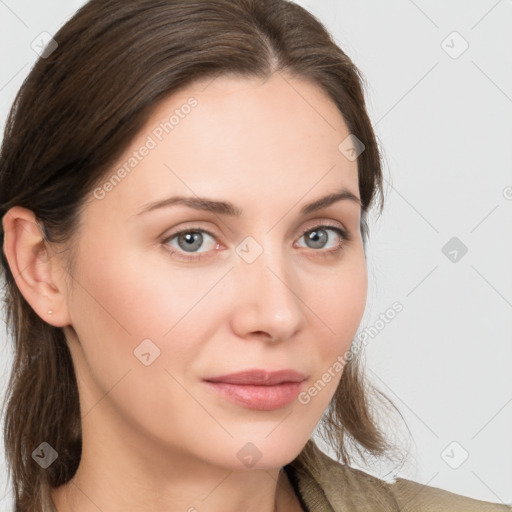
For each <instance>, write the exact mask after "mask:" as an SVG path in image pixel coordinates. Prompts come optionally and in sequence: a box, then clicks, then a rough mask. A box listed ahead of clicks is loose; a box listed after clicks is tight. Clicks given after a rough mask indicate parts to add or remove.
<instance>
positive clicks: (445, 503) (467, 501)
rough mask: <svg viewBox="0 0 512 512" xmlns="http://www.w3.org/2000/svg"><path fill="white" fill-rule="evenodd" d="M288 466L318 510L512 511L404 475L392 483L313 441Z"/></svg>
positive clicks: (309, 502) (298, 488) (303, 495)
mask: <svg viewBox="0 0 512 512" xmlns="http://www.w3.org/2000/svg"><path fill="white" fill-rule="evenodd" d="M313 462H314V463H313ZM286 469H287V472H288V475H289V477H290V479H291V480H292V483H293V485H294V487H295V489H296V491H297V492H298V493H299V494H300V495H301V498H302V499H303V501H304V503H305V505H306V506H307V507H308V508H309V509H310V510H315V511H323V510H326V511H327V510H335V511H337V510H350V511H351V512H363V511H364V512H367V511H368V512H369V511H372V512H459V511H460V512H472V511H474V512H512V507H510V506H508V505H503V504H501V505H500V504H497V503H489V502H486V501H480V500H475V499H472V498H469V497H466V496H461V495H459V494H455V493H452V492H449V491H445V490H443V489H438V488H436V487H430V486H427V485H423V484H420V483H418V482H414V481H412V480H407V479H404V478H397V479H396V480H395V482H394V483H388V482H386V481H384V480H381V479H379V478H377V477H375V476H372V475H370V474H368V473H365V472H364V471H361V470H359V469H356V468H352V467H350V466H347V465H344V464H341V463H339V462H337V461H335V460H333V459H331V458H330V457H329V456H328V455H327V454H325V453H323V452H322V451H321V450H320V449H319V448H318V447H316V445H315V444H314V443H312V442H308V444H307V445H306V447H305V449H304V450H303V452H301V454H300V455H299V456H298V457H297V458H296V459H295V460H294V461H292V463H290V464H289V465H288V466H286Z"/></svg>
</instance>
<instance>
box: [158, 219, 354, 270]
mask: <svg viewBox="0 0 512 512" xmlns="http://www.w3.org/2000/svg"><path fill="white" fill-rule="evenodd" d="M321 228H328V229H330V230H333V231H335V232H336V233H337V234H338V235H339V236H340V237H341V239H342V242H340V243H339V244H338V245H337V246H336V247H335V248H334V249H329V250H325V251H322V250H321V249H318V250H315V249H313V251H314V252H317V253H318V256H319V257H321V258H330V257H335V256H337V255H338V254H339V253H340V252H341V251H342V250H343V248H344V246H345V243H346V242H350V241H351V240H352V236H351V235H350V234H349V233H348V232H347V231H346V230H344V229H342V228H340V227H339V226H337V225H332V224H319V225H317V226H314V227H311V228H308V229H306V230H305V231H303V232H302V234H301V236H300V237H301V238H302V237H303V236H304V235H305V234H306V233H310V232H311V231H315V230H318V229H321ZM197 232H203V233H206V234H208V235H210V236H211V237H212V238H214V239H217V236H216V235H215V234H214V233H212V232H211V231H209V230H208V229H204V228H202V227H199V226H196V227H190V228H187V229H183V230H181V231H176V233H173V234H171V235H169V236H167V237H165V238H164V239H163V240H162V241H161V243H162V244H164V245H165V244H166V242H169V241H170V240H172V239H173V238H176V237H177V236H179V235H183V234H186V233H197ZM167 247H168V246H167ZM166 250H167V251H168V252H169V253H170V255H171V256H174V255H177V257H178V258H179V259H183V260H186V261H202V260H204V259H205V258H209V257H210V256H211V255H210V254H209V253H210V252H211V251H208V252H204V253H191V254H195V256H186V255H185V253H183V252H181V251H177V250H171V249H166Z"/></svg>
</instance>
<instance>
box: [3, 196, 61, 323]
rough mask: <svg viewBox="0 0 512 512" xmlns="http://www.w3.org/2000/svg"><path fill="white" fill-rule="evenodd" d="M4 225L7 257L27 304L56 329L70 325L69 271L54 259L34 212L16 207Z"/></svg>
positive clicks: (10, 212)
mask: <svg viewBox="0 0 512 512" xmlns="http://www.w3.org/2000/svg"><path fill="white" fill-rule="evenodd" d="M2 225H3V229H4V248H3V250H4V253H5V257H6V259H7V262H8V264H9V268H10V269H11V272H12V275H13V276H14V279H15V281H16V284H17V286H18V288H19V290H20V292H21V293H22V295H23V296H24V297H25V299H26V301H27V302H28V303H29V304H30V305H31V306H32V309H33V310H34V311H35V312H36V313H37V314H38V315H39V316H40V317H41V318H42V319H43V320H44V321H45V322H47V323H49V324H51V325H53V326H55V327H64V326H66V325H70V324H71V318H70V315H69V311H68V307H67V301H66V287H65V281H64V274H65V269H64V268H63V266H62V263H61V262H60V261H59V260H58V258H57V257H55V256H53V257H52V256H51V253H50V244H49V243H48V242H45V241H44V238H43V233H42V232H41V229H40V227H39V225H38V223H37V219H36V217H35V215H34V213H33V212H32V211H31V210H28V209H26V208H23V207H21V206H14V207H12V208H11V209H10V210H9V211H8V212H7V213H6V214H5V215H4V217H3V219H2ZM49 311H51V312H52V313H51V314H49V313H48V312H49Z"/></svg>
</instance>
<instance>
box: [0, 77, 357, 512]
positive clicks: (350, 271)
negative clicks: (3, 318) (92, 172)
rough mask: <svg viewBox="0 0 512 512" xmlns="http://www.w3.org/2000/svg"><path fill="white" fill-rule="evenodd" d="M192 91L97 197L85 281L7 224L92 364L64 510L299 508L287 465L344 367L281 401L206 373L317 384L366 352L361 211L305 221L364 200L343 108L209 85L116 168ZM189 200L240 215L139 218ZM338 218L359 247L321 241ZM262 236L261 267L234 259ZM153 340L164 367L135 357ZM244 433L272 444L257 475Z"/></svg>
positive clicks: (285, 80) (83, 230) (195, 88)
mask: <svg viewBox="0 0 512 512" xmlns="http://www.w3.org/2000/svg"><path fill="white" fill-rule="evenodd" d="M191 97H193V98H195V99H196V100H197V105H196V106H195V107H194V108H193V109H191V111H190V113H189V114H187V115H185V116H183V117H180V120H179V123H178V124H177V125H176V126H174V128H173V129H172V131H171V132H169V133H168V134H165V133H164V136H163V137H162V140H161V141H158V144H157V145H156V147H154V148H153V149H151V151H149V154H147V156H145V157H144V158H143V159H142V160H141V161H140V162H139V163H138V164H137V165H136V167H134V168H133V169H132V170H131V172H130V173H129V174H127V175H126V176H125V177H124V178H123V179H122V180H121V181H120V182H119V183H117V184H116V186H114V187H112V188H111V190H109V191H108V193H106V194H105V195H104V197H103V198H102V199H97V198H96V197H94V196H93V195H92V194H91V196H90V197H89V199H88V204H87V207H86V208H85V210H84V213H83V216H82V218H81V225H80V228H79V230H78V231H77V232H76V234H75V235H74V237H73V238H74V239H73V241H72V243H73V244H76V245H75V247H76V250H77V252H76V255H77V257H76V261H75V265H74V267H73V268H72V270H71V272H72V273H71V276H69V275H68V274H67V272H66V270H65V269H66V264H67V260H66V258H67V257H68V254H69V253H68V251H66V250H63V248H62V247H58V248H57V247H52V246H51V245H49V244H44V242H42V241H41V232H40V230H39V228H38V226H37V225H36V222H35V218H34V216H33V213H32V212H31V211H30V210H27V209H25V208H21V207H14V208H12V209H11V210H10V211H9V212H8V213H7V214H6V215H5V217H4V219H3V223H4V229H5V231H6V241H5V247H4V249H5V252H6V255H7V257H8V261H9V265H10V266H11V269H12V271H13V274H14V275H15V276H17V278H16V281H17V284H18V286H19V288H20V290H21V292H22V293H23V295H24V296H25V298H26V299H27V301H28V302H29V303H30V304H31V306H32V307H33V308H34V310H35V311H36V312H37V313H38V314H39V315H40V316H41V318H43V319H44V320H45V321H47V322H49V323H51V324H52V325H54V326H58V327H63V328H64V331H65V334H66V337H67V340H68V342H69V346H70V350H71V353H72V357H73V362H74V365H75V369H76V374H77V380H78V386H79V393H80V405H81V412H82V425H83V427H82V429H83V454H82V460H81V463H80V466H79V469H78V471H77V474H76V475H75V477H74V478H73V480H72V481H71V483H69V484H67V485H65V486H62V487H61V488H59V489H57V490H56V491H55V492H54V494H53V498H54V501H55V503H56V505H57V508H58V511H59V512H68V511H71V510H73V511H75V512H89V511H95V512H97V510H98V509H101V510H105V511H107V510H108V511H109V512H118V511H124V512H126V511H138V512H145V511H154V510H172V511H178V510H180V511H190V512H193V511H198V512H219V511H222V512H231V511H232V512H235V511H240V510H244V511H247V512H256V511H258V512H270V511H274V510H279V511H283V510H301V509H300V507H299V505H298V501H297V499H296V497H295V495H294V493H293V490H292V488H291V486H290V483H289V482H288V480H287V478H286V476H285V474H284V472H283V471H282V470H281V467H282V466H284V465H285V464H287V463H289V462H290V461H291V460H293V459H294V458H295V457H296V456H297V455H298V454H299V452H300V451H301V449H302V448H303V446H304V445H305V443H306V442H307V440H308V439H309V437H310V436H311V434H312V432H313V430H314V428H315V426H316V425H317V423H318V421H319V420H320V418H321V416H322V413H323V412H324V410H325V409H326V407H327V406H328V404H329V401H330V400H331V398H332V396H333V393H334V391H335V389H336V385H337V384H338V382H339V379H340V377H341V373H342V372H341V371H337V372H334V374H335V377H334V378H332V377H331V379H330V381H329V382H327V383H326V384H325V387H324V388H323V389H322V390H321V391H320V392H318V394H317V395H316V396H315V397H313V398H311V400H310V401H309V403H307V404H302V403H299V401H297V400H296V401H294V402H293V403H291V404H289V405H286V406H284V407H282V408H279V409H276V410H271V411H261V410H254V409H249V408H247V407H244V406H241V405H238V404H235V403H233V402H231V401H228V400H227V399H225V398H223V397H222V396H219V395H218V394H216V393H214V392H212V391H211V390H210V389H208V388H207V386H206V385H205V384H204V382H203V381H202V379H204V378H207V377H212V376H218V375H223V374H227V373H232V372H236V371H240V370H245V369H253V368H263V369H267V370H278V369H285V368H286V369H295V370H298V371H301V372H303V373H304V374H305V375H306V376H307V379H306V381H305V382H303V387H302V389H303V390H307V389H308V388H309V387H310V386H311V385H312V384H313V383H314V382H315V381H317V380H318V379H320V378H321V376H322V374H324V373H325V372H326V371H327V370H328V369H329V368H330V367H332V366H333V363H334V362H335V361H336V358H337V357H338V356H340V355H343V354H344V353H345V352H346V351H347V350H348V349H349V347H350V343H351V340H352V338H353V336H354V335H355V333H356V331H357V328H358V326H359V322H360V320H361V318H362V315H363V312H364V308H365V304H366V293H367V271H366V261H365V256H364V250H363V244H362V239H361V233H360V230H359V222H360V206H359V205H358V204H357V203H356V202H353V201H349V200H342V201H338V202H336V203H334V204H332V205H331V206H328V207H327V208H324V209H322V210H319V211H316V212H313V213H310V214H307V215H301V214H300V208H301V207H302V206H303V205H304V204H306V203H309V202H311V201H313V200H315V199H318V198H321V197H324V196H326V195H328V194H331V193H333V192H336V191H338V190H339V189H340V188H341V187H342V186H344V187H346V188H347V189H349V190H350V191H351V192H352V193H353V194H354V195H356V196H357V197H359V189H358V176H357V161H351V160H349V159H347V158H345V156H344V155H343V154H342V153H341V152H340V151H339V150H338V145H339V144H340V143H341V141H343V140H344V139H345V138H346V137H347V136H348V135H349V131H348V129H347V127H346V125H345V123H344V121H343V118H342V116H341V114H340V113H339V111H338V109H337V108H336V106H335V105H334V103H333V102H332V101H331V100H330V99H329V98H328V97H327V95H326V94H325V93H324V92H323V91H322V90H321V89H320V88H318V87H317V86H316V85H313V84H311V83H310V82H308V81H306V80H304V79H299V78H296V77H295V78H292V77H291V76H289V75H287V74H285V73H279V72H276V73H274V74H273V75H271V77H270V78H269V79H267V80H262V79H254V78H247V77H244V78H240V77H238V78H237V77H226V76H223V77H218V78H216V79H215V80H213V81H212V80H209V81H201V82H196V83H195V84H193V85H192V86H188V87H186V88H185V89H183V90H181V91H180V92H178V93H175V94H173V95H172V96H170V97H168V98H166V99H165V100H164V101H163V102H162V103H161V104H160V105H159V106H158V108H157V109H156V110H155V111H154V113H153V114H152V116H151V117H150V119H149V120H148V122H147V123H146V126H145V127H144V129H143V130H141V132H140V133H139V135H138V136H137V137H136V138H135V139H134V140H133V141H132V143H131V145H130V147H129V148H127V150H126V152H125V154H124V155H123V157H122V158H120V159H119V162H118V164H119V166H121V165H122V164H123V163H124V162H125V161H126V160H127V159H128V158H129V156H130V155H131V154H132V153H133V151H136V150H138V149H139V148H140V147H141V146H142V145H143V144H144V143H145V142H146V141H147V136H148V135H150V134H151V133H152V130H154V128H155V127H156V126H158V125H159V123H160V122H161V121H164V120H166V119H169V116H170V115H171V114H172V113H173V111H174V110H175V109H177V108H180V106H182V105H183V104H184V103H186V102H187V100H188V99H189V98H191ZM187 110H188V109H187ZM153 138H155V137H153ZM155 140H156V139H155ZM117 168H118V167H116V166H114V167H113V168H112V172H111V173H109V174H108V176H107V177H106V179H108V178H109V177H110V176H111V174H112V173H113V172H114V171H115V170H116V169H117ZM107 188H108V187H107ZM173 195H186V196H190V197H194V196H196V195H197V196H201V197H208V198H210V199H215V200H224V201H229V202H232V203H234V204H235V205H236V206H237V207H238V208H240V209H242V210H243V213H242V215H241V216H240V217H239V218H236V217H230V216H227V215H222V214H214V213H211V212H206V211H200V210H194V209H190V208H187V207H186V206H183V205H179V206H172V207H167V208H161V209H157V210H154V211H152V212H149V213H145V214H142V215H137V212H138V211H139V210H140V209H141V208H142V207H143V206H144V205H146V204H148V203H150V202H153V201H157V200H160V199H164V198H167V197H169V196H173ZM325 223H328V224H331V225H334V226H339V227H344V228H345V229H346V230H347V231H348V232H349V233H350V235H351V237H352V239H351V240H350V241H344V240H343V239H342V238H341V237H340V236H339V235H338V234H337V233H336V232H335V231H332V230H331V229H326V228H324V229H326V231H324V232H321V233H323V234H324V235H326V236H327V237H328V239H327V240H326V241H325V242H324V245H323V246H322V245H321V243H320V244H319V245H318V243H317V245H315V244H314V243H313V242H312V241H311V240H310V241H309V245H308V238H307V236H306V235H304V232H305V231H306V230H311V229H312V228H314V227H316V226H321V225H325ZM185 228H188V229H191V230H192V231H197V230H198V229H206V230H208V231H211V232H212V233H213V234H214V235H215V237H211V236H209V235H208V234H206V233H204V232H201V233H202V234H203V244H202V246H201V245H200V244H199V248H196V249H193V250H194V251H195V252H192V253H191V252H187V251H186V250H185V249H186V247H187V245H186V242H183V241H182V242H181V245H180V244H179V239H178V237H174V238H173V239H172V241H171V240H170V239H169V237H171V236H172V235H173V234H174V233H176V232H177V231H180V230H183V229H185ZM248 236H250V237H252V239H253V240H254V241H256V242H257V244H258V245H259V247H260V248H261V250H262V253H261V254H260V255H259V256H258V257H257V258H256V259H255V260H254V261H252V262H251V263H248V262H247V261H245V260H244V259H243V258H242V257H241V256H240V255H239V253H238V252H237V247H239V246H240V244H241V243H242V241H244V239H246V237H248ZM165 238H167V241H165V240H164V239H165ZM251 243H252V245H249V246H247V247H249V253H250V254H251V255H254V254H255V253H254V251H255V250H257V249H256V248H257V247H258V245H255V244H254V243H253V242H251ZM339 243H341V244H342V249H341V250H340V251H338V252H336V251H335V249H336V246H337V244H339ZM242 246H243V245H242ZM173 250H174V251H175V254H171V251H173ZM59 251H63V252H61V253H59ZM329 251H331V255H330V256H329V255H328V256H326V254H327V253H328V252H329ZM178 254H182V255H185V256H187V255H190V256H192V257H194V256H196V257H197V255H198V254H202V255H203V256H205V257H204V258H203V259H202V260H201V261H198V260H185V259H182V258H179V256H178ZM49 309H51V310H53V314H52V315H51V317H50V316H49V315H48V314H47V311H48V310H49ZM145 339H150V340H151V343H153V344H154V345H155V346H157V347H158V349H159V350H160V354H159V356H158V357H156V359H154V360H153V362H152V363H151V364H149V365H147V366H146V365H145V364H143V363H142V362H141V361H140V360H139V359H138V358H137V357H136V356H135V355H134V350H136V349H137V347H138V346H139V345H140V344H141V342H142V341H143V340H145ZM146 343H147V342H146ZM149 346H150V347H153V345H149ZM151 351H153V352H151ZM150 352H151V353H152V354H153V355H154V353H155V349H154V348H150ZM247 443H252V444H253V445H254V446H255V447H256V448H257V450H258V452H259V454H260V458H259V460H258V461H257V463H256V464H255V465H253V466H252V467H250V468H249V467H247V466H246V465H244V464H243V463H242V462H241V460H240V459H239V457H238V456H237V453H238V452H239V451H240V450H241V449H242V448H243V447H244V446H246V444H247ZM246 449H247V448H246ZM251 449H252V450H254V448H251ZM254 453H256V452H255V451H254Z"/></svg>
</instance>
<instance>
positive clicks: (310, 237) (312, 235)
mask: <svg viewBox="0 0 512 512" xmlns="http://www.w3.org/2000/svg"><path fill="white" fill-rule="evenodd" d="M329 233H330V234H331V235H329ZM332 233H334V235H332ZM205 235H206V236H205ZM303 237H306V243H307V244H308V245H306V247H309V248H310V249H315V251H314V252H315V253H318V255H319V256H323V257H329V256H335V255H337V254H338V253H339V252H340V251H341V250H342V249H343V248H344V245H345V243H344V242H346V241H350V240H351V236H350V235H349V233H348V232H347V231H346V230H345V229H342V228H341V227H339V226H337V225H336V226H333V225H326V224H321V225H318V226H315V227H313V228H309V229H307V230H306V231H303V232H302V236H301V237H300V238H303ZM336 238H338V241H336ZM208 239H210V240H209V243H207V244H206V245H207V247H206V249H205V250H204V251H197V249H199V248H200V247H202V246H203V247H204V242H205V240H206V241H207V242H208ZM329 240H331V245H332V244H333V243H334V245H332V248H330V249H327V250H318V249H324V247H325V245H326V243H327V242H328V241H329ZM332 240H334V242H332ZM173 242H174V243H173ZM162 243H163V244H164V245H166V246H167V247H169V246H170V247H171V248H174V249H176V250H171V251H170V253H171V256H176V257H177V258H180V259H184V260H195V261H199V260H202V259H203V258H208V257H210V256H211V254H208V253H210V252H211V250H212V249H218V248H219V247H220V244H219V243H217V240H216V235H214V234H213V233H211V232H210V231H208V230H206V229H204V228H200V227H191V228H187V229H184V230H181V231H177V232H176V233H173V234H171V235H170V236H168V237H166V238H165V239H164V240H162ZM208 245H209V247H208ZM299 247H304V246H299ZM167 250H169V249H167Z"/></svg>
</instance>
